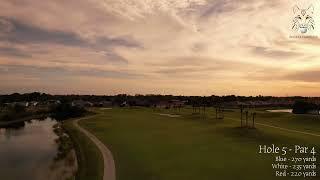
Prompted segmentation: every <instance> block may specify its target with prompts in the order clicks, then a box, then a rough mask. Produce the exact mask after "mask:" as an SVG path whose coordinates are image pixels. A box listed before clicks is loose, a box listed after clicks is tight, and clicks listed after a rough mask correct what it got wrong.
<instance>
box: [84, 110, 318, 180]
mask: <svg viewBox="0 0 320 180" xmlns="http://www.w3.org/2000/svg"><path fill="white" fill-rule="evenodd" d="M98 111H99V112H100V115H97V116H95V117H94V118H92V119H88V120H84V121H81V122H80V125H81V126H83V127H85V128H86V129H88V130H90V131H91V132H92V133H93V134H95V135H96V136H97V137H98V138H99V139H100V140H101V141H102V142H103V143H105V144H106V145H107V147H108V148H109V149H110V150H111V151H112V153H113V155H114V159H115V162H116V175H117V179H118V180H206V179H207V180H212V179H219V180H234V179H238V180H241V179H243V180H251V179H252V180H257V179H262V180H263V179H266V180H270V179H274V178H275V176H274V170H273V169H272V167H271V163H272V162H273V161H274V157H275V156H274V155H263V154H259V153H258V148H259V145H264V144H266V145H271V144H276V145H279V146H280V145H281V146H293V145H295V144H297V145H306V146H316V147H317V148H318V151H319V147H320V138H319V137H315V136H310V135H305V134H298V133H292V132H287V131H283V130H279V129H274V128H269V127H264V126H259V125H257V129H243V128H239V126H240V122H238V121H236V120H237V119H239V113H238V112H237V111H235V112H233V111H228V112H226V114H225V119H224V120H216V119H214V117H215V115H214V112H213V110H212V109H211V110H209V109H207V112H206V115H198V114H192V109H188V108H185V109H182V111H181V112H179V113H180V114H181V117H176V118H170V117H166V116H160V115H159V114H158V113H174V111H172V110H161V111H159V110H157V111H153V110H152V109H147V108H122V109H121V108H115V109H111V110H98ZM264 113H265V114H264ZM257 122H259V123H265V124H271V125H277V126H280V127H284V128H290V129H294V130H306V129H307V130H308V132H311V133H316V134H319V127H320V121H318V120H316V119H314V117H313V116H297V115H293V114H282V113H280V114H279V113H267V112H264V111H259V112H258V115H257ZM318 153H319V152H318ZM317 165H318V166H319V161H318V162H317ZM318 169H319V168H318ZM318 174H319V170H318ZM281 179H292V178H286V177H284V178H281ZM294 179H303V178H294ZM309 179H312V178H309Z"/></svg>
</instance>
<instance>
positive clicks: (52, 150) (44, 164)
mask: <svg viewBox="0 0 320 180" xmlns="http://www.w3.org/2000/svg"><path fill="white" fill-rule="evenodd" d="M55 124H56V121H54V120H52V119H50V118H47V119H45V120H43V121H37V120H32V121H31V122H28V123H23V124H17V125H14V126H13V127H8V128H0V179H6V180H18V179H19V180H20V179H28V180H32V179H34V180H43V179H48V180H56V179H59V180H60V179H67V178H68V177H70V176H72V175H73V174H74V173H75V171H76V159H75V153H74V151H70V152H69V153H68V155H67V156H66V158H65V159H61V160H58V161H54V158H55V157H56V155H57V149H58V145H57V143H56V142H55V139H57V138H58V136H57V135H56V134H55V133H54V132H53V126H54V125H55Z"/></svg>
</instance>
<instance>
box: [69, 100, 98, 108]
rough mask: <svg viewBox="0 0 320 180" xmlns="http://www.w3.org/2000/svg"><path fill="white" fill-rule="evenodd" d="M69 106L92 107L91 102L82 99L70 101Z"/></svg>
mask: <svg viewBox="0 0 320 180" xmlns="http://www.w3.org/2000/svg"><path fill="white" fill-rule="evenodd" d="M71 106H78V107H92V106H93V103H91V102H89V101H83V100H74V101H72V103H71Z"/></svg>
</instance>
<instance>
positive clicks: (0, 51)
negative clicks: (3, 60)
mask: <svg viewBox="0 0 320 180" xmlns="http://www.w3.org/2000/svg"><path fill="white" fill-rule="evenodd" d="M0 56H8V57H17V58H31V57H32V55H31V54H30V53H28V52H25V51H23V50H20V49H18V48H13V47H0Z"/></svg>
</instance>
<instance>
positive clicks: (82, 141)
mask: <svg viewBox="0 0 320 180" xmlns="http://www.w3.org/2000/svg"><path fill="white" fill-rule="evenodd" d="M63 127H64V128H65V129H66V130H67V131H68V134H69V135H70V137H71V139H72V141H73V142H74V145H75V149H76V152H77V159H78V171H77V174H76V179H77V180H101V179H102V177H103V160H102V155H101V153H100V151H99V149H98V148H97V147H96V146H95V144H94V143H93V142H92V141H91V140H90V139H89V138H88V137H87V136H85V135H84V134H83V133H82V132H80V131H79V130H78V129H77V128H76V127H74V126H73V125H72V120H68V121H65V122H64V124H63Z"/></svg>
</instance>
